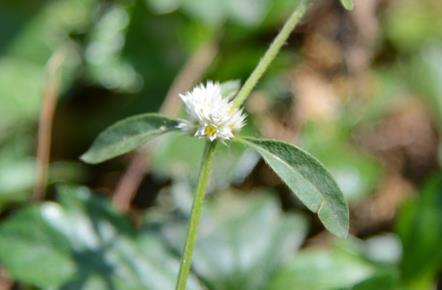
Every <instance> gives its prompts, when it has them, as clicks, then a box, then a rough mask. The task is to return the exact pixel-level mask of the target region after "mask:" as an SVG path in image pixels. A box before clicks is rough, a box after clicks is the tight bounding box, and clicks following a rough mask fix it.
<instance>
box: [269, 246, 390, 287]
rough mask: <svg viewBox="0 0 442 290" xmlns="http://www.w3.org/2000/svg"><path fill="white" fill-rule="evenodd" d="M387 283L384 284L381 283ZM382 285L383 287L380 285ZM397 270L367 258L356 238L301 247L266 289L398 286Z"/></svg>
mask: <svg viewBox="0 0 442 290" xmlns="http://www.w3.org/2000/svg"><path fill="white" fill-rule="evenodd" d="M382 283H384V284H382ZM379 285H382V287H380V288H379ZM396 286H397V274H396V273H395V271H394V270H391V269H384V270H381V269H380V268H379V267H378V266H377V265H376V264H373V263H370V262H369V261H367V260H366V259H365V258H364V255H363V253H362V252H361V250H360V249H359V246H358V245H357V243H355V242H354V241H346V242H335V243H334V245H332V247H328V248H310V249H305V250H302V251H300V252H299V253H298V254H297V255H296V257H295V259H293V260H292V261H291V262H290V263H287V264H286V265H285V266H284V267H283V269H281V270H280V271H279V272H277V273H276V274H275V276H274V278H273V279H272V281H271V283H270V285H269V287H268V288H266V289H267V290H283V289H290V290H304V289H309V290H338V289H339V290H344V289H345V290H350V289H352V290H356V289H364V290H365V289H370V290H376V289H386V290H387V289H396V288H395V287H396Z"/></svg>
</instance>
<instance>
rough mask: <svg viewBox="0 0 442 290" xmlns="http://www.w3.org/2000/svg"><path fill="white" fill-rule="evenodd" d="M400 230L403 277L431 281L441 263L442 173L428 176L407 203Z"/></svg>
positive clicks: (412, 280) (421, 281) (401, 218)
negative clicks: (424, 183) (415, 196)
mask: <svg viewBox="0 0 442 290" xmlns="http://www.w3.org/2000/svg"><path fill="white" fill-rule="evenodd" d="M397 230H398V233H399V236H400V238H401V240H402V249H403V254H402V261H401V263H400V269H401V271H402V277H404V280H405V281H406V282H407V283H411V284H413V283H423V282H424V281H425V280H427V279H429V280H430V281H432V280H433V279H434V277H435V276H436V275H437V272H438V271H439V269H440V266H441V265H442V247H441V245H442V173H439V174H438V175H437V176H435V177H434V178H432V179H430V180H429V182H428V183H427V184H426V185H425V186H424V188H423V190H422V192H421V193H420V194H419V199H418V200H415V201H412V202H408V203H406V204H405V206H404V208H403V209H402V210H401V212H400V214H399V218H398V224H397Z"/></svg>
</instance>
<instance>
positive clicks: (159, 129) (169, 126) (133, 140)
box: [81, 114, 179, 163]
mask: <svg viewBox="0 0 442 290" xmlns="http://www.w3.org/2000/svg"><path fill="white" fill-rule="evenodd" d="M178 124H179V122H178V121H177V120H173V119H169V118H167V117H164V116H161V115H159V114H142V115H137V116H133V117H129V118H127V119H124V120H121V121H119V122H117V123H115V124H114V125H112V126H110V127H109V128H107V129H106V130H104V131H103V132H101V133H100V134H99V135H98V137H97V139H95V141H94V143H93V144H92V146H91V147H90V148H89V150H88V151H87V152H86V153H84V154H83V155H82V156H81V159H82V160H83V161H85V162H87V163H100V162H103V161H106V160H108V159H111V158H114V157H116V156H119V155H122V154H124V153H127V152H129V151H131V150H134V149H136V148H138V147H140V146H142V145H144V144H145V143H146V142H147V141H149V140H150V139H152V138H153V137H156V136H158V135H161V134H164V133H166V132H169V131H174V130H178V128H177V126H178Z"/></svg>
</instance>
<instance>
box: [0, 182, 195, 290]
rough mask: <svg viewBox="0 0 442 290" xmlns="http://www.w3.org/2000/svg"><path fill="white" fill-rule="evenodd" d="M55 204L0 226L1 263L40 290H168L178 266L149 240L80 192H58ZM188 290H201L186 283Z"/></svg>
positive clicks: (35, 208)
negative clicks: (57, 200)
mask: <svg viewBox="0 0 442 290" xmlns="http://www.w3.org/2000/svg"><path fill="white" fill-rule="evenodd" d="M59 196H60V201H61V203H60V204H57V203H54V202H47V203H43V204H41V205H36V206H32V207H29V208H27V209H24V210H21V211H19V212H18V213H17V214H15V215H14V216H12V217H11V218H10V219H9V220H7V221H6V222H4V223H3V224H2V225H1V226H0V235H1V237H2V238H1V239H0V262H1V264H2V265H3V266H4V267H5V268H6V269H7V271H8V273H9V274H10V275H12V277H14V278H16V279H17V280H18V281H21V282H24V283H27V284H30V285H35V286H37V287H40V288H42V289H82V290H109V289H114V290H139V289H148V290H169V289H173V288H174V284H175V279H176V276H177V273H178V261H177V260H176V259H175V258H174V257H173V256H172V255H171V254H170V253H168V252H167V251H166V250H165V248H164V247H163V246H162V244H161V242H160V241H158V239H156V238H155V237H154V236H153V235H152V234H150V233H147V232H143V233H142V234H139V235H137V234H135V229H134V228H133V227H132V226H131V224H130V223H129V221H128V219H127V218H125V217H124V216H122V215H120V214H118V213H117V212H116V211H115V210H114V209H113V208H112V207H111V206H110V205H109V204H108V203H107V202H105V201H104V200H101V199H98V198H94V197H92V196H91V195H90V193H89V192H88V190H87V189H85V188H70V187H69V188H62V189H61V191H60V194H59ZM188 289H200V287H199V286H198V284H197V282H196V280H195V278H193V277H191V279H190V281H189V284H188Z"/></svg>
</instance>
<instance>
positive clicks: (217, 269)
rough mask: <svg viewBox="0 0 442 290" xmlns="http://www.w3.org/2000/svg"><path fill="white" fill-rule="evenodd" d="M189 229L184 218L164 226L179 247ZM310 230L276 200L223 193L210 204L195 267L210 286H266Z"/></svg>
mask: <svg viewBox="0 0 442 290" xmlns="http://www.w3.org/2000/svg"><path fill="white" fill-rule="evenodd" d="M185 229H186V226H185V224H184V223H182V222H177V223H172V224H170V225H167V224H166V225H165V226H164V228H163V232H164V234H165V236H166V238H167V241H168V242H169V243H170V244H171V245H172V246H173V247H174V248H175V249H176V250H177V251H181V248H182V245H183V241H184V236H185ZM306 230H307V227H306V223H305V220H304V219H303V218H302V217H301V216H298V215H292V214H289V215H285V214H282V213H281V211H280V209H279V206H278V204H277V203H276V200H275V199H274V198H270V197H269V196H263V195H260V196H259V197H250V198H239V197H238V196H235V195H231V194H224V195H222V196H219V197H218V198H217V199H215V200H212V201H211V202H210V203H209V204H207V205H206V207H205V211H204V214H203V218H202V224H201V231H200V234H199V237H198V243H197V245H196V248H195V253H194V258H193V267H194V269H195V272H196V273H198V275H200V276H201V277H203V278H204V280H205V281H207V282H208V284H209V285H210V289H214V290H223V289H241V290H254V289H263V287H264V286H265V285H267V283H268V280H269V279H270V277H271V275H272V274H273V272H274V271H276V270H277V269H278V268H279V267H280V266H281V265H282V264H283V263H284V262H287V261H289V260H290V259H291V258H293V256H294V255H293V254H294V251H296V249H297V248H298V247H299V246H300V245H301V243H302V241H303V240H304V238H305V235H306Z"/></svg>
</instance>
